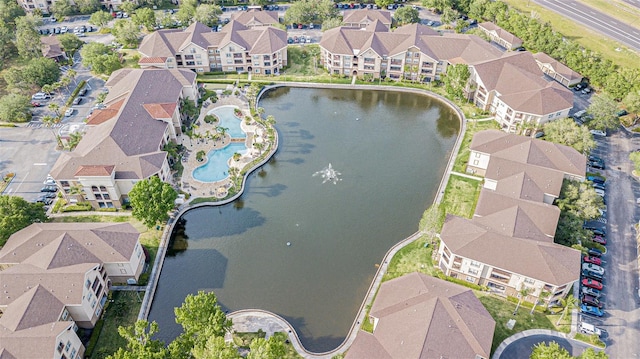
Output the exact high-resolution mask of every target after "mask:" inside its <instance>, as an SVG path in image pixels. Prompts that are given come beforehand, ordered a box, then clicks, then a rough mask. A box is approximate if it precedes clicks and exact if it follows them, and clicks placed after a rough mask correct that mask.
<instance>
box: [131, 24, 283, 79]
mask: <svg viewBox="0 0 640 359" xmlns="http://www.w3.org/2000/svg"><path fill="white" fill-rule="evenodd" d="M238 18H239V19H241V20H245V21H249V20H250V19H245V17H243V16H238ZM254 19H256V17H254ZM249 24H250V25H252V26H253V25H255V21H254V22H252V21H249ZM138 51H140V53H142V55H143V57H142V58H141V59H140V61H139V65H140V67H141V68H150V67H156V68H165V69H174V68H184V69H189V70H192V71H194V72H210V71H225V72H251V73H254V74H263V75H276V74H279V73H280V70H282V68H283V67H285V66H287V33H286V32H285V31H284V30H281V29H278V28H275V27H272V26H253V27H249V26H246V25H244V24H242V23H240V22H239V21H238V20H232V21H230V22H229V23H228V24H227V25H225V26H224V27H223V28H222V30H221V31H220V32H212V31H211V29H210V28H209V27H207V26H205V25H204V24H202V23H199V22H195V23H193V24H191V25H190V26H189V27H187V28H186V29H184V30H181V29H166V30H159V31H155V32H153V33H151V34H149V35H147V36H146V37H145V38H144V39H143V40H142V43H141V44H140V47H139V49H138Z"/></svg>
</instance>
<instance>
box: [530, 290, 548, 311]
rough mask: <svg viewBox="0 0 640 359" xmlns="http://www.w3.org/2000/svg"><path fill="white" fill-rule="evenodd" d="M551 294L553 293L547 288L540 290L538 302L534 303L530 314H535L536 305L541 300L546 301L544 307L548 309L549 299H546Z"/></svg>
mask: <svg viewBox="0 0 640 359" xmlns="http://www.w3.org/2000/svg"><path fill="white" fill-rule="evenodd" d="M550 295H551V293H549V292H547V291H546V290H544V289H543V290H541V291H540V295H539V296H538V299H536V302H535V303H533V308H531V312H529V314H533V311H534V310H535V309H536V305H538V304H539V303H540V302H542V303H545V306H544V309H545V310H547V305H548V303H547V301H546V299H547V298H548V297H549V296H550Z"/></svg>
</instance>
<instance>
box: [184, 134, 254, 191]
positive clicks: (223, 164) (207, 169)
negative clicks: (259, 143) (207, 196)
mask: <svg viewBox="0 0 640 359" xmlns="http://www.w3.org/2000/svg"><path fill="white" fill-rule="evenodd" d="M246 151H247V146H245V144H244V142H242V143H240V142H233V143H230V144H229V145H228V146H227V147H225V148H222V149H219V150H211V151H209V153H207V158H208V159H209V161H208V162H207V163H205V164H204V165H202V166H200V167H198V168H196V169H195V170H193V178H195V179H197V180H198V181H201V182H216V181H221V180H223V179H225V178H227V177H228V176H229V165H228V164H227V163H228V161H229V158H231V157H233V154H234V153H236V152H238V153H240V154H244V153H245V152H246Z"/></svg>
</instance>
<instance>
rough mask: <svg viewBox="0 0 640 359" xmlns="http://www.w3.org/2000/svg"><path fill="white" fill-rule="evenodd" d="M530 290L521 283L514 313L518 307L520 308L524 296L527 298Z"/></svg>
mask: <svg viewBox="0 0 640 359" xmlns="http://www.w3.org/2000/svg"><path fill="white" fill-rule="evenodd" d="M530 291H531V288H529V287H526V286H524V285H522V286H521V287H520V290H519V291H518V305H516V310H515V311H514V312H513V314H514V315H515V314H516V313H518V309H519V308H520V304H522V301H523V300H525V298H527V296H528V295H529V292H530Z"/></svg>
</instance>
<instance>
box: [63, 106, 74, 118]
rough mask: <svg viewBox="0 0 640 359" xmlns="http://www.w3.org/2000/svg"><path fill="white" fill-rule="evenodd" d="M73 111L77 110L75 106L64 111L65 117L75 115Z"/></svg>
mask: <svg viewBox="0 0 640 359" xmlns="http://www.w3.org/2000/svg"><path fill="white" fill-rule="evenodd" d="M73 112H75V109H74V108H73V107H69V108H68V109H67V110H66V111H65V112H64V117H71V115H73Z"/></svg>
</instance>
